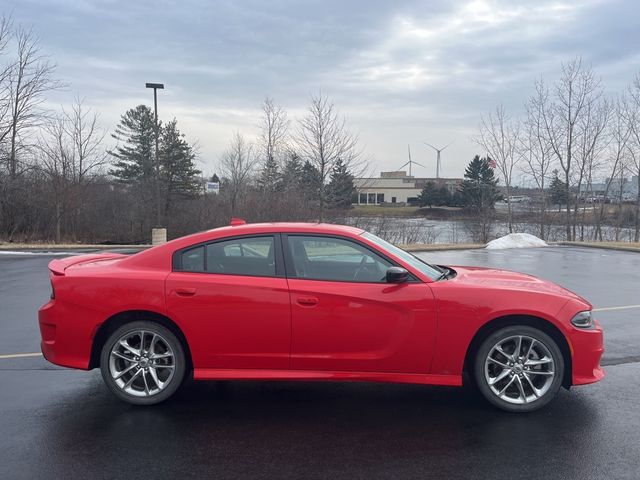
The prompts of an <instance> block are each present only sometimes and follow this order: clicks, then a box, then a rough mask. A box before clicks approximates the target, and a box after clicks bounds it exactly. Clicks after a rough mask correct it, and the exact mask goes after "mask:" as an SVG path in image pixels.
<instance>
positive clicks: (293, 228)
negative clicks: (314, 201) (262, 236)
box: [208, 222, 364, 237]
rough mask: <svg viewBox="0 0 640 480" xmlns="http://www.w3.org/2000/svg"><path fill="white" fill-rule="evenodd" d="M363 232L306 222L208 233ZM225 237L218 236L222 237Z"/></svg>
mask: <svg viewBox="0 0 640 480" xmlns="http://www.w3.org/2000/svg"><path fill="white" fill-rule="evenodd" d="M363 231H364V230H362V229H361V228H356V227H350V226H347V225H336V224H333V223H306V222H271V223H245V224H243V225H233V226H226V227H219V228H214V229H212V230H208V232H220V233H222V232H224V233H225V234H226V233H227V232H228V233H229V235H245V234H252V233H274V232H275V233H278V232H282V233H287V232H289V233H291V232H303V233H306V232H310V233H338V234H340V233H341V234H349V235H360V234H361V233H362V232H363ZM224 236H227V235H220V237H224Z"/></svg>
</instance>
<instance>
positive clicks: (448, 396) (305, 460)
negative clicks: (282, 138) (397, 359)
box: [0, 247, 640, 479]
mask: <svg viewBox="0 0 640 480" xmlns="http://www.w3.org/2000/svg"><path fill="white" fill-rule="evenodd" d="M421 256H423V257H425V258H426V259H428V260H429V261H432V262H434V263H440V264H451V265H455V264H458V265H472V264H474V265H490V266H494V267H500V268H509V269H512V270H519V271H523V272H527V273H532V274H535V275H538V276H540V277H543V278H547V279H550V280H553V281H556V282H558V283H561V284H563V285H564V286H566V287H568V288H570V289H572V290H574V291H576V292H577V293H579V294H581V295H583V296H585V297H586V298H587V299H589V300H590V301H591V302H592V303H593V304H594V307H595V308H602V307H605V308H607V307H619V306H629V305H634V304H635V305H637V304H640V295H638V293H639V292H640V254H637V253H630V252H613V251H607V250H596V249H580V248H572V247H548V248H541V249H523V250H509V251H486V250H473V251H450V252H427V253H424V254H421ZM50 259H51V257H46V256H38V255H24V256H22V255H21V256H15V255H0V269H2V273H3V274H2V276H1V277H0V299H1V300H2V307H1V308H0V355H6V354H13V353H28V352H37V351H38V329H37V322H36V319H35V313H36V311H37V308H38V307H39V306H40V304H42V303H44V302H45V301H46V298H47V297H48V295H49V282H48V278H47V273H46V264H47V262H48V261H49V260H50ZM598 318H599V320H600V322H601V323H602V324H603V326H604V328H605V338H606V348H607V352H606V354H605V357H604V362H603V363H605V364H607V365H609V366H608V367H607V369H606V370H607V377H606V378H605V380H604V381H602V382H600V383H598V384H594V385H590V386H584V387H577V388H573V389H572V390H571V391H569V392H567V391H565V390H561V392H560V394H559V396H558V398H557V399H556V400H555V401H554V402H552V403H551V404H550V405H549V406H548V407H546V408H545V409H543V410H541V411H538V412H534V413H532V414H529V415H509V414H506V413H503V412H501V411H498V410H496V409H494V408H492V407H490V406H489V405H487V404H486V403H485V402H484V401H482V400H481V399H479V398H478V397H477V396H476V395H475V394H473V393H472V392H469V391H467V390H465V389H454V388H441V387H440V388H437V387H424V386H415V385H385V384H373V383H315V382H204V383H203V382H199V383H190V384H188V385H187V386H186V388H184V389H183V390H181V391H180V392H179V393H178V394H177V395H176V396H175V397H174V398H173V399H172V400H170V401H169V402H166V403H164V404H161V405H158V406H155V407H133V406H129V405H127V404H124V403H122V402H120V401H118V400H117V399H116V398H115V397H113V396H112V395H111V394H110V393H109V392H108V391H107V389H106V387H104V386H103V384H102V380H101V378H100V374H99V372H98V371H96V370H94V371H92V372H82V371H72V370H66V369H61V368H58V367H55V366H53V365H50V364H47V363H46V362H45V361H44V360H43V359H41V358H38V357H36V358H18V359H0V435H1V436H0V478H2V479H4V478H7V479H13V478H25V479H27V478H28V479H31V478H44V477H46V478H63V477H64V478H67V477H71V478H78V477H80V478H81V477H88V478H135V477H145V478H447V479H448V478H478V479H480V478H482V479H485V478H500V479H504V478H563V479H565V478H566V479H573V478H575V479H585V478H589V479H591V478H603V479H605V478H607V479H610V478H611V479H613V478H615V479H622V478H628V479H637V478H640V382H639V381H638V376H639V374H640V363H639V362H640V348H639V347H640V309H638V308H635V309H626V310H604V311H601V312H598Z"/></svg>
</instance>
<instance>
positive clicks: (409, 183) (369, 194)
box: [353, 171, 462, 205]
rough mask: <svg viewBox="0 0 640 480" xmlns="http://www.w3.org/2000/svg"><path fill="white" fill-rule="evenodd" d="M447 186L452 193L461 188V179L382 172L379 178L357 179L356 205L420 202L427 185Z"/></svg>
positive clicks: (355, 181)
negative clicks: (421, 193) (417, 176)
mask: <svg viewBox="0 0 640 480" xmlns="http://www.w3.org/2000/svg"><path fill="white" fill-rule="evenodd" d="M428 182H433V183H435V184H436V185H445V186H446V187H447V188H448V189H449V191H450V192H451V193H453V192H455V191H456V190H457V189H458V188H460V184H461V183H462V179H461V178H416V177H412V176H411V177H410V176H408V175H407V172H406V171H396V172H381V173H380V177H379V178H355V179H354V180H353V183H354V184H355V187H356V191H357V192H358V195H357V203H356V204H355V205H382V204H394V203H395V204H398V203H399V204H405V205H412V204H416V203H417V202H418V195H420V192H421V191H422V189H423V188H424V186H425V184H426V183H428Z"/></svg>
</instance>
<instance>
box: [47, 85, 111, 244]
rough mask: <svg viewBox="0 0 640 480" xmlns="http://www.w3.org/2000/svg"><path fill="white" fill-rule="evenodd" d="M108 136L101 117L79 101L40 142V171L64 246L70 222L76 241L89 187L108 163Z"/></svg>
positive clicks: (50, 126) (58, 237) (54, 122)
mask: <svg viewBox="0 0 640 480" xmlns="http://www.w3.org/2000/svg"><path fill="white" fill-rule="evenodd" d="M104 136H105V133H104V132H103V131H102V130H100V128H99V127H98V116H97V114H96V113H93V112H91V111H89V110H86V109H84V107H83V102H82V100H81V99H80V98H79V97H76V99H75V103H74V104H73V105H72V107H71V110H70V111H65V110H64V109H63V110H62V114H60V115H59V116H57V117H53V118H50V119H49V120H48V121H47V123H45V124H44V125H43V127H42V130H41V132H40V135H39V137H38V141H37V151H38V155H37V158H38V160H39V162H38V167H39V169H40V170H41V171H42V173H43V174H44V176H45V178H46V179H47V180H48V182H49V186H50V188H51V195H52V203H53V205H54V207H55V240H56V242H60V240H61V237H62V228H63V225H64V224H65V221H66V220H67V219H75V221H73V222H72V232H73V236H74V238H75V227H76V224H77V218H78V215H79V214H80V211H81V209H82V207H83V203H84V202H83V201H82V200H83V198H84V195H85V193H86V189H85V187H86V186H87V184H88V183H89V182H90V180H92V177H93V175H95V174H97V173H99V171H100V168H101V167H102V166H103V165H104V164H105V163H106V156H107V154H106V152H105V151H104V149H103V148H102V141H103V139H104Z"/></svg>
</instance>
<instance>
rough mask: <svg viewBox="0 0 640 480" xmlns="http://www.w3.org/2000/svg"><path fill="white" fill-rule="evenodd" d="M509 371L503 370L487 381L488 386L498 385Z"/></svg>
mask: <svg viewBox="0 0 640 480" xmlns="http://www.w3.org/2000/svg"><path fill="white" fill-rule="evenodd" d="M510 371H511V370H508V369H506V368H505V369H504V370H502V371H501V372H500V374H499V375H498V376H497V377H495V378H492V379H491V380H489V385H495V384H496V383H498V382H499V381H500V380H502V379H503V378H505V377H506V376H507V375H509V373H510Z"/></svg>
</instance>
